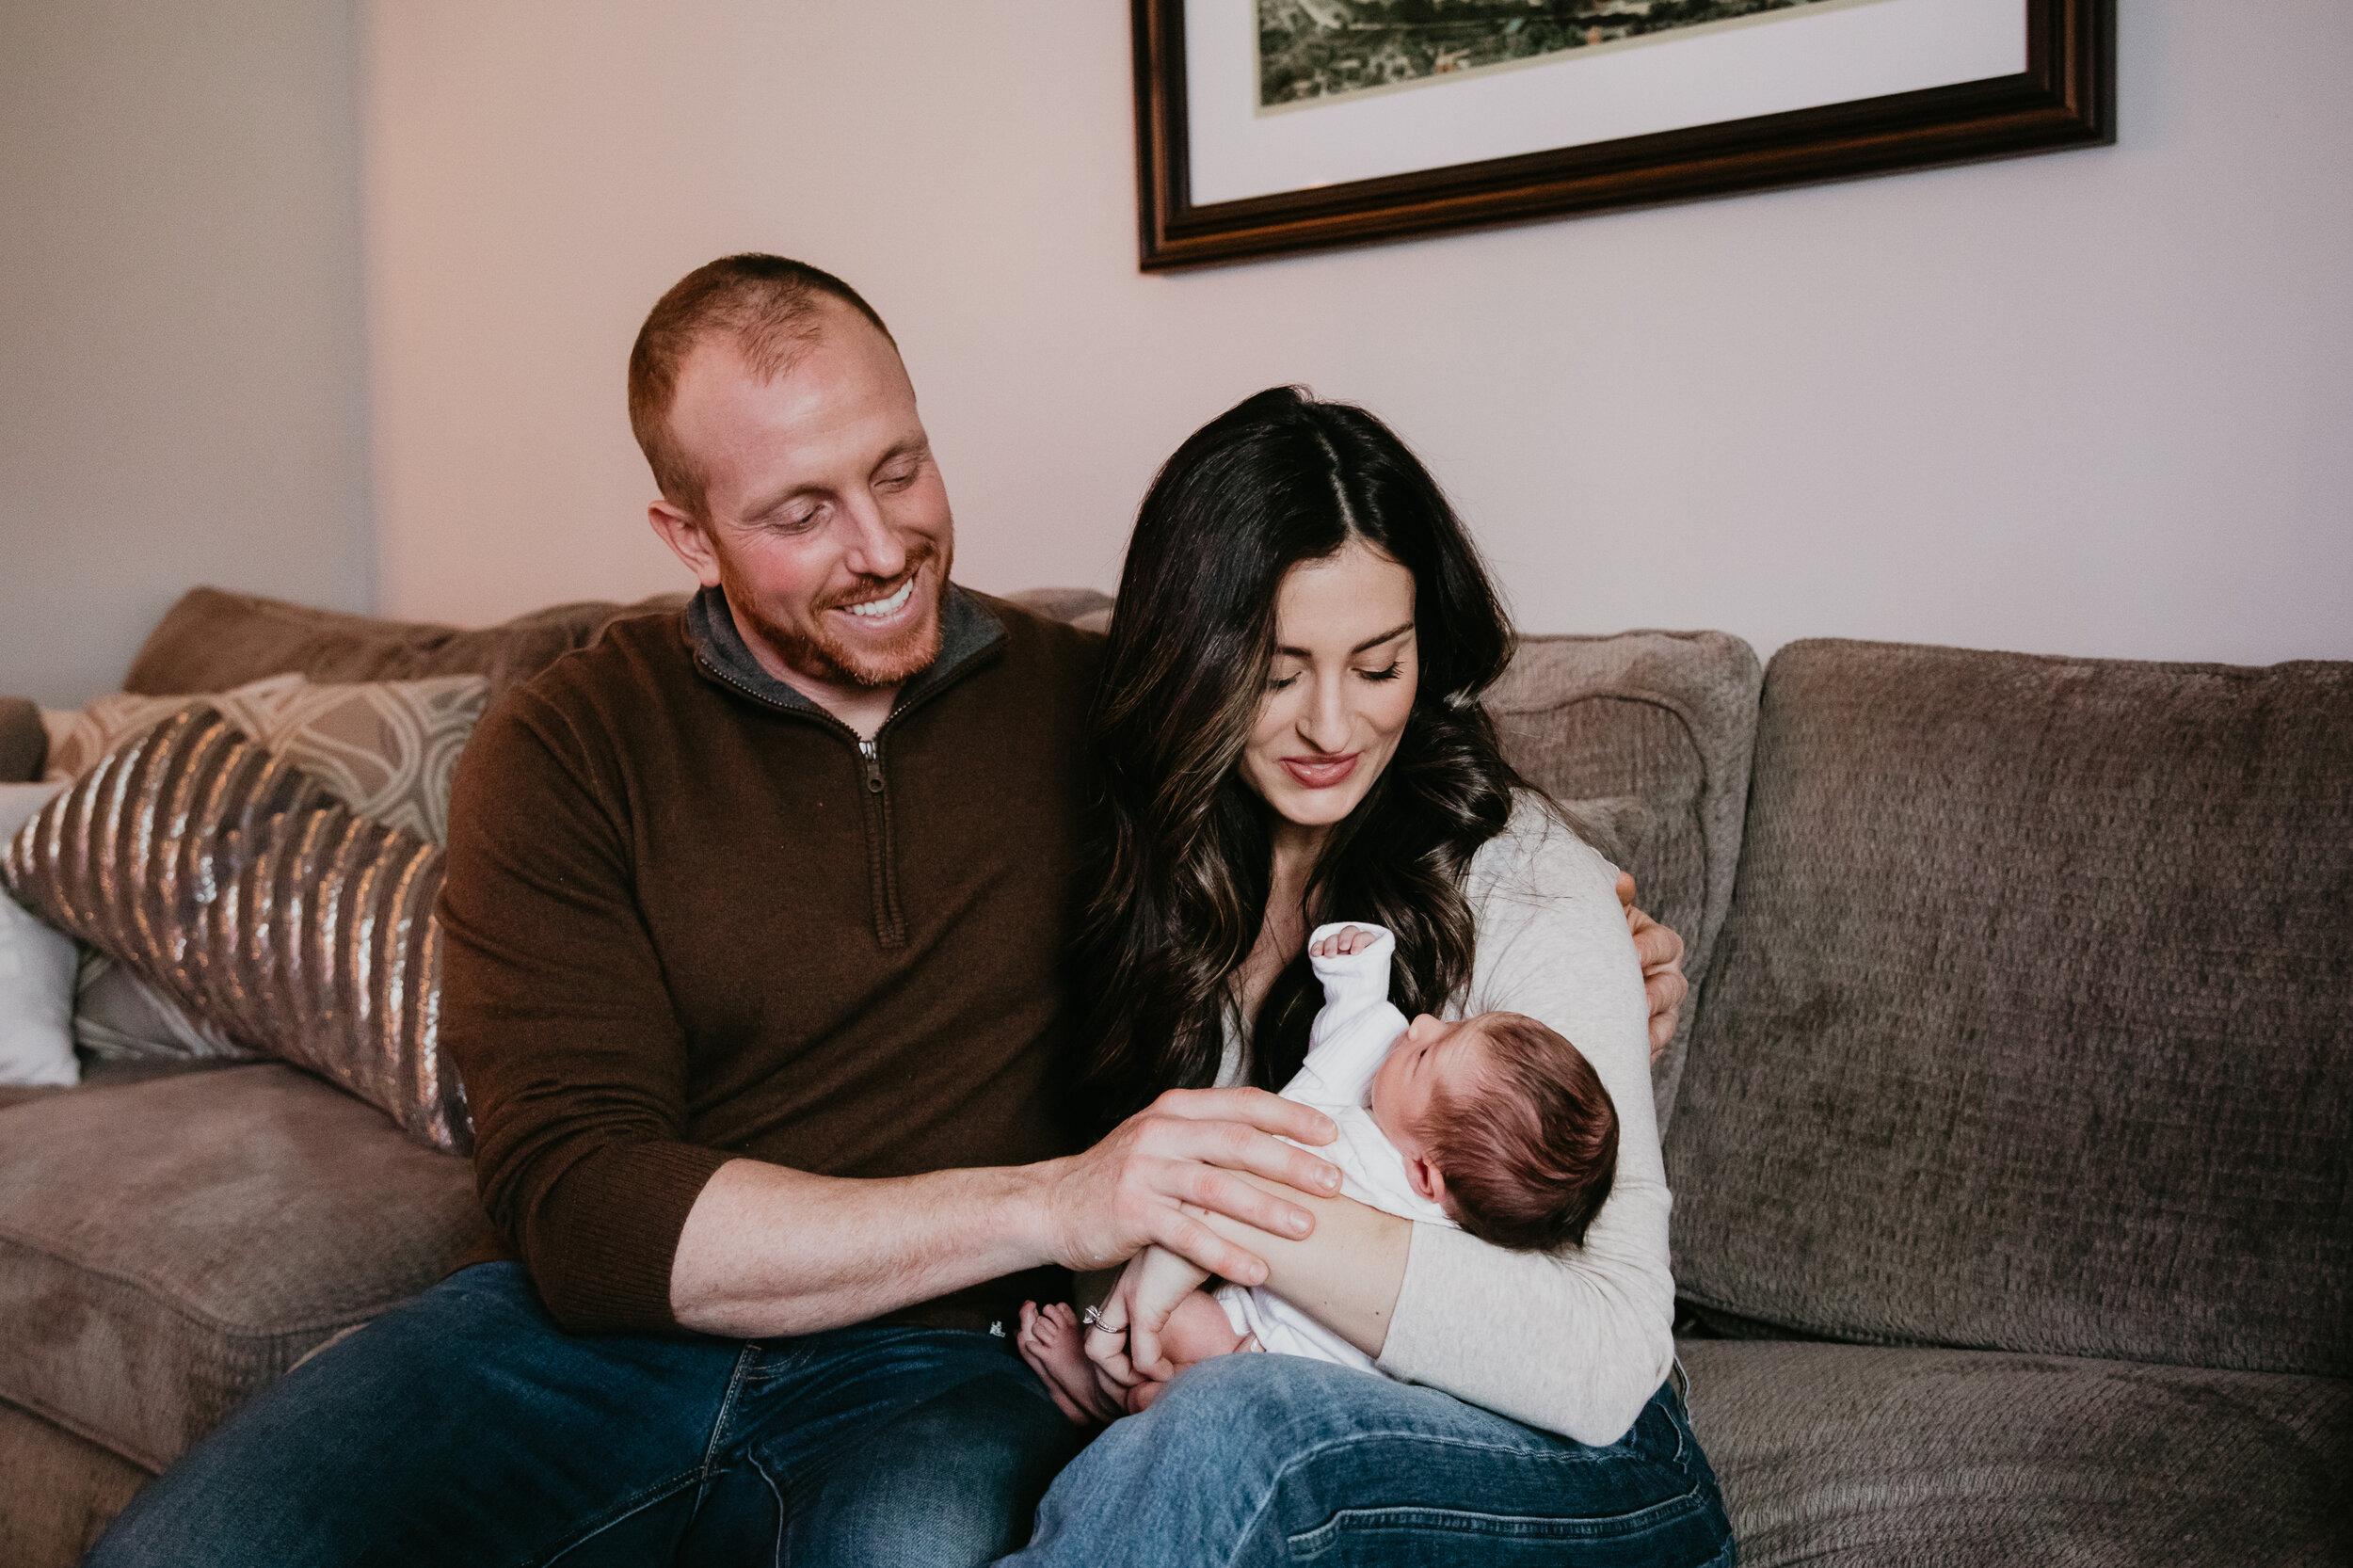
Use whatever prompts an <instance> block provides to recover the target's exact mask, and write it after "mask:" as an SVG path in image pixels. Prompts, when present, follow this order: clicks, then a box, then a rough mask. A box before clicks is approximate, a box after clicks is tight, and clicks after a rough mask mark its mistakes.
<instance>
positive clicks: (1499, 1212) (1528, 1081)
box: [1420, 1013, 1618, 1252]
mask: <svg viewBox="0 0 2353 1568" xmlns="http://www.w3.org/2000/svg"><path fill="white" fill-rule="evenodd" d="M1474 1027H1476V1028H1477V1029H1478V1031H1479V1041H1478V1044H1479V1045H1480V1047H1481V1048H1482V1049H1483V1050H1484V1052H1485V1061H1484V1062H1483V1063H1481V1068H1480V1071H1479V1072H1478V1073H1477V1075H1476V1076H1475V1079H1474V1081H1475V1082H1476V1084H1477V1088H1476V1089H1475V1090H1474V1091H1473V1092H1472V1093H1470V1094H1468V1095H1464V1094H1459V1093H1449V1091H1448V1090H1446V1089H1445V1088H1443V1087H1441V1088H1440V1089H1439V1090H1438V1091H1437V1092H1436V1093H1434V1094H1433V1096H1431V1100H1430V1111H1429V1114H1428V1115H1427V1116H1425V1117H1424V1118H1423V1121H1422V1126H1421V1128H1420V1132H1421V1138H1422V1141H1423V1143H1424V1144H1427V1145H1428V1146H1429V1159H1430V1162H1431V1163H1432V1164H1433V1165H1435V1166H1436V1167H1437V1168H1438V1171H1439V1174H1440V1175H1442V1176H1445V1177H1446V1192H1447V1196H1448V1198H1449V1200H1450V1203H1449V1207H1450V1208H1452V1209H1453V1210H1454V1217H1455V1218H1456V1219H1457V1220H1458V1221H1460V1222H1461V1224H1462V1226H1463V1228H1464V1229H1465V1230H1466V1231H1469V1232H1470V1233H1471V1234H1472V1235H1473V1236H1476V1237H1478V1238H1479V1239H1480V1240H1482V1241H1492V1242H1494V1243H1495V1244H1496V1245H1497V1246H1498V1247H1511V1248H1513V1249H1515V1250H1517V1251H1522V1252H1550V1251H1552V1250H1553V1249H1555V1248H1557V1247H1561V1246H1582V1245H1583V1244H1584V1242H1585V1227H1586V1226H1588V1225H1590V1224H1593V1216H1594V1215H1596V1214H1598V1213H1600V1212H1601V1206H1602V1200H1604V1199H1605V1198H1607V1197H1609V1184H1610V1182H1611V1180H1612V1178H1614V1177H1615V1176H1616V1175H1617V1170H1618V1108H1617V1105H1616V1103H1615V1102H1614V1101H1612V1100H1611V1099H1610V1097H1609V1090H1608V1089H1606V1088H1604V1087H1603V1086H1602V1081H1601V1075H1600V1074H1598V1073H1596V1072H1594V1071H1593V1064H1592V1063H1591V1062H1588V1061H1586V1060H1585V1053H1584V1052H1583V1051H1581V1050H1578V1049H1577V1048H1576V1047H1575V1046H1573V1045H1571V1044H1569V1042H1568V1041H1567V1040H1565V1039H1563V1038H1562V1037H1561V1035H1560V1034H1559V1033H1557V1032H1554V1031H1552V1030H1549V1029H1547V1028H1545V1026H1544V1025H1543V1024H1540V1023H1538V1022H1537V1021H1536V1020H1535V1019H1533V1018H1529V1017H1523V1016H1520V1015H1519V1014H1517V1013H1490V1014H1487V1015H1485V1016H1482V1017H1481V1018H1479V1019H1477V1020H1475V1025H1474Z"/></svg>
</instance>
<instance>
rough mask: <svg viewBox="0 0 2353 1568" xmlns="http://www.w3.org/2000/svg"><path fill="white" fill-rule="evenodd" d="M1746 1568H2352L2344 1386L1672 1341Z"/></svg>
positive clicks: (1969, 1357) (2007, 1359) (2348, 1393)
mask: <svg viewBox="0 0 2353 1568" xmlns="http://www.w3.org/2000/svg"><path fill="white" fill-rule="evenodd" d="M1676 1349H1677V1351H1678V1352H1680V1354H1681V1355H1682V1357H1683V1364H1684V1367H1685V1368H1686V1369H1687V1370H1688V1371H1689V1375H1690V1406H1691V1421H1692V1426H1693V1429H1694V1430H1695V1431H1696V1432H1698V1434H1699V1440H1700V1446H1701V1448H1703V1449H1704V1450H1705V1452H1706V1454H1707V1457H1708V1462H1709V1463H1710V1464H1713V1465H1714V1467H1715V1470H1716V1478H1717V1480H1718V1482H1719V1483H1720V1484H1721V1486H1722V1488H1723V1493H1724V1502H1725V1505H1726V1507H1727V1508H1728V1509H1729V1510H1730V1512H1731V1514H1732V1528H1733V1534H1734V1537H1735V1538H1736V1539H1737V1541H1738V1542H1739V1544H1740V1561H1741V1563H1742V1565H1743V1568H1775V1565H1777V1564H1785V1563H1805V1564H1808V1565H1810V1568H1836V1565H1839V1564H1853V1565H1855V1568H1881V1565H1883V1564H1886V1563H1892V1562H1901V1563H1905V1564H1908V1565H1912V1568H1938V1565H1942V1564H1950V1565H1952V1568H1990V1565H1995V1564H2003V1563H2038V1564H2040V1563H2057V1562H2064V1563H2069V1564H2073V1565H2076V1568H2105V1565H2108V1564H2116V1565H2118V1568H2123V1565H2126V1564H2131V1565H2134V1568H2139V1565H2142V1564H2147V1563H2154V1562H2162V1563H2167V1564H2169V1565H2170V1568H2202V1565H2206V1564H2212V1565H2215V1568H2239V1565H2241V1564H2245V1563H2256V1562H2260V1563H2265V1564H2267V1565H2269V1568H2292V1565H2302V1564H2312V1565H2313V1568H2318V1565H2320V1564H2324V1563H2342V1562H2346V1561H2353V1512H2348V1511H2347V1510H2346V1509H2345V1497H2346V1496H2347V1495H2348V1488H2353V1383H2348V1382H2346V1381H2344V1380H2342V1379H2336V1378H2312V1377H2297V1376H2291V1375H2284V1374H2276V1373H2265V1372H2220V1371H2206V1370H2200V1369H2197V1368H2184V1367H2165V1366H2158V1365H2153V1364H2150V1363H2145V1362H2128V1361H2085V1360H2076V1359H2073V1358H2070V1357H2064V1356H2039V1355H2013V1354H2009V1353H2005V1352H1979V1351H1926V1350H1893V1349H1881V1348H1877V1347H1865V1346H1853V1345H1829V1344H1814V1343H1800V1342H1794V1341H1786V1340H1783V1341H1736V1340H1685V1341H1682V1342H1680V1343H1679V1344H1678V1345H1677V1346H1676Z"/></svg>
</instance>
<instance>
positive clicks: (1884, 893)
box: [1667, 642, 2353, 1376]
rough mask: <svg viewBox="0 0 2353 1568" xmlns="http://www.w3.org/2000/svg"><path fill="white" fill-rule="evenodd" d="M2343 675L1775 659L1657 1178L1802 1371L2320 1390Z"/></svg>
mask: <svg viewBox="0 0 2353 1568" xmlns="http://www.w3.org/2000/svg"><path fill="white" fill-rule="evenodd" d="M2348 911H2353V665H2348V664H2281V665H2275V666H2273V667H2271V668H2269V669H2238V668H2230V667H2225V666H2217V665H2182V664H2130V663H2124V662H2121V661H2102V660H2064V659H2038V658H2029V657H2025V656H2022V655H2014V654H2000V653H1975V652H1967V651H1963V650H1960V649H1952V648H1911V647H1902V646H1895V645H1885V644H1868V643H1847V642H1808V643H1798V644H1794V645H1792V646H1790V647H1789V648H1785V649H1783V650H1782V651H1781V653H1780V654H1779V655H1778V656H1776V657H1775V659H1774V660H1773V664H1772V668H1771V670H1770V671H1769V673H1768V675H1767V678H1766V682H1765V696H1764V704H1763V709H1762V714H1761V718H1760V721H1759V730H1758V737H1757V750H1756V787H1755V791H1754V794H1753V800H1752V803H1751V807H1750V811H1749V821H1748V830H1747V835H1746V840H1745V843H1744V846H1743V850H1742V855H1741V863H1740V873H1739V884H1738V889H1737V893H1736V895H1735V897H1734V900H1733V905H1732V912H1731V915H1730V917H1729V918H1728V919H1727V920H1726V922H1725V926H1724V932H1723V937H1722V940H1721V944H1720V946H1719V949H1718V951H1717V953H1716V970H1715V974H1714V976H1713V978H1712V980H1711V983H1710V984H1709V986H1708V989H1707V993H1706V995H1705V998H1704V1000H1703V1003H1702V1006H1701V1008H1700V1014H1699V1016H1700V1025H1699V1031H1698V1033H1697V1036H1696V1038H1695V1040H1694V1042H1693V1046H1692V1050H1691V1066H1690V1069H1689V1072H1688V1074H1687V1075H1686V1078H1685V1081H1684V1084H1683V1097H1682V1104H1681V1106H1680V1113H1679V1115H1678V1117H1677V1119H1676V1122H1675V1125H1674V1128H1673V1135H1672V1136H1671V1138H1670V1139H1669V1141H1668V1145H1667V1174H1668V1179H1669V1182H1670V1184H1671V1185H1672V1186H1673V1189H1674V1192H1675V1194H1676V1203H1675V1210H1674V1224H1673V1238H1674V1254H1675V1276H1676V1279H1677V1282H1678V1284H1679V1286H1680V1288H1681V1289H1682V1291H1683V1292H1684V1294H1685V1295H1686V1296H1687V1297H1689V1299H1691V1300H1692V1301H1694V1302H1697V1303H1699V1304H1703V1305H1705V1306H1708V1307H1714V1308H1720V1309H1722V1310H1724V1311H1727V1312H1732V1313H1738V1314H1741V1315H1743V1316H1746V1317H1750V1318H1754V1319H1761V1320H1766V1321H1768V1322H1773V1323H1780V1324H1785V1325H1789V1326H1791V1327H1795V1328H1798V1329H1801V1330H1805V1331H1809V1332H1811V1333H1814V1334H1818V1335H1823V1336H1832V1337H1842V1338H1854V1339H1865V1340H1879V1341H1882V1342H1914V1343H1938V1344H1946V1345H1967V1346H1974V1347H1979V1348H1986V1349H2004V1350H2014V1351H2030V1352H2064V1353H2072V1354H2080V1355H2092V1356H2110V1357H2118V1358H2123V1359H2131V1360H2150V1361H2169V1362H2176V1363H2182V1364H2185V1365H2193V1366H2203V1367H2217V1368H2246V1369H2249V1370H2270V1371H2286V1372H2307V1373H2321V1374H2330V1375H2336V1376H2343V1375H2345V1374H2346V1373H2348V1372H2353V1313H2348V1311H2347V1302H2348V1300H2353V1175H2349V1174H2348V1169H2349V1167H2348V1149H2349V1148H2353V916H2349V915H2348Z"/></svg>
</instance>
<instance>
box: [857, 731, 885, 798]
mask: <svg viewBox="0 0 2353 1568" xmlns="http://www.w3.org/2000/svg"><path fill="white" fill-rule="evenodd" d="M857 754H858V756H859V757H860V758H861V759H863V760H865V763H866V789H867V792H868V793H869V794H877V795H878V794H880V793H882V787H883V776H882V753H881V749H880V748H879V747H877V746H876V745H875V744H874V743H873V742H872V740H860V741H859V742H858V744H857Z"/></svg>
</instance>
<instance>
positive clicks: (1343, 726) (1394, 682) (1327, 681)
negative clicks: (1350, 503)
mask: <svg viewBox="0 0 2353 1568" xmlns="http://www.w3.org/2000/svg"><path fill="white" fill-rule="evenodd" d="M1274 645H1275V646H1274V664H1273V667H1272V668H1271V669H1270V670H1269V671H1268V672H1267V689H1266V695H1265V697H1264V698H1263V700H1262V701H1261V702H1260V704H1259V707H1258V721H1257V724H1256V725H1255V726H1253V727H1252V728H1251V731H1250V744H1249V746H1248V747H1247V749H1245V750H1244V751H1243V753H1242V759H1241V774H1242V777H1243V778H1245V779H1246V780H1248V781H1249V784H1250V787H1251V788H1252V789H1254V790H1256V791H1257V792H1258V793H1259V794H1260V795H1261V796H1263V797H1265V800H1266V803H1267V804H1268V805H1269V806H1272V807H1273V808H1274V809H1275V811H1276V813H1277V814H1279V815H1280V816H1281V817H1283V819H1284V820H1285V821H1287V822H1289V823H1291V824H1295V825H1297V826H1300V827H1305V828H1311V829H1321V828H1328V827H1330V826H1331V825H1332V824H1334V823H1337V822H1338V821H1339V820H1340V819H1341V818H1343V817H1345V816H1347V815H1348V814H1349V812H1351V811H1353V810H1354V809H1355V808H1356V803H1357V802H1358V801H1360V800H1363V799H1364V798H1365V792H1366V791H1368V790H1369V789H1371V788H1372V781H1373V780H1374V779H1376V778H1378V777H1380V776H1381V770H1382V769H1383V768H1385V767H1387V766H1388V765H1389V758H1390V757H1391V756H1392V755H1393V754H1394V753H1395V752H1396V750H1397V738H1398V737H1399V736H1400V735H1401V734H1402V733H1404V730H1405V717H1406V715H1407V714H1408V713H1410V712H1413V707H1414V693H1415V691H1416V689H1417V687H1418V686H1419V684H1420V680H1419V677H1420V665H1419V663H1418V661H1417V658H1416V654H1415V648H1414V574H1413V573H1412V572H1410V571H1408V570H1406V568H1404V567H1402V566H1401V565H1399V564H1398V563H1397V562H1396V561H1394V560H1392V559H1390V558H1389V557H1388V556H1387V555H1385V554H1383V553H1382V552H1380V551H1378V550H1375V549H1374V548H1373V547H1372V546H1370V545H1368V544H1366V543H1364V542H1363V541H1362V540H1359V539H1351V540H1349V541H1348V543H1347V544H1346V545H1344V546H1342V547H1341V549H1340V552H1339V553H1338V554H1337V555H1332V556H1328V557H1326V558H1325V559H1323V560H1321V561H1303V562H1301V563H1300V564H1299V565H1297V566H1295V567H1293V568H1291V569H1290V570H1289V572H1288V573H1286V574H1285V575H1284V578H1283V587H1282V592H1281V593H1280V595H1279V596H1278V597H1277V599H1276V601H1275V619H1274Z"/></svg>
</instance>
